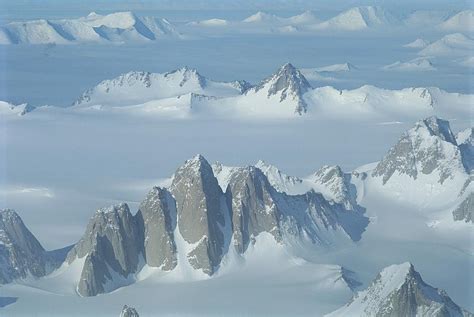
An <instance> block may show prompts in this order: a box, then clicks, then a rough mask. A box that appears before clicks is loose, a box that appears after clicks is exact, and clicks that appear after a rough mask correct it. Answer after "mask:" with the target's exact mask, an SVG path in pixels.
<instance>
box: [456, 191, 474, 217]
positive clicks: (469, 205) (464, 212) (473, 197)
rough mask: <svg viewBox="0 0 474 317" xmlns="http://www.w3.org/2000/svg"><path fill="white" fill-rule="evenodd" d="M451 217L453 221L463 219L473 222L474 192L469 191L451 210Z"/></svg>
mask: <svg viewBox="0 0 474 317" xmlns="http://www.w3.org/2000/svg"><path fill="white" fill-rule="evenodd" d="M453 219H454V220H455V221H465V222H472V223H474V193H470V194H469V195H468V196H467V197H466V198H465V199H464V200H463V201H462V202H461V203H460V204H459V206H457V207H456V209H454V210H453Z"/></svg>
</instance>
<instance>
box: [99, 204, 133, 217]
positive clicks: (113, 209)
mask: <svg viewBox="0 0 474 317" xmlns="http://www.w3.org/2000/svg"><path fill="white" fill-rule="evenodd" d="M122 213H130V208H129V207H128V204H127V203H119V204H115V205H110V206H107V207H103V208H99V209H98V210H97V212H96V214H101V215H104V214H122Z"/></svg>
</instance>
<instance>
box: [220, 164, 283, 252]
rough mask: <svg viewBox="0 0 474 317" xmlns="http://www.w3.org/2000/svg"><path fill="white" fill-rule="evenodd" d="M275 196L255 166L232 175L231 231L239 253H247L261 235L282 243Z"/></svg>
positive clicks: (229, 188)
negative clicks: (248, 248) (269, 236)
mask: <svg viewBox="0 0 474 317" xmlns="http://www.w3.org/2000/svg"><path fill="white" fill-rule="evenodd" d="M275 194H276V192H275V189H274V188H273V187H271V185H270V183H269V182H268V180H267V178H266V177H265V175H264V174H263V173H262V171H261V170H260V169H258V168H256V167H253V166H249V167H242V168H237V169H235V170H234V172H233V173H232V175H231V177H230V180H229V186H228V187H227V191H226V196H227V201H228V204H229V205H230V206H231V210H232V226H233V228H232V232H233V236H234V246H235V248H236V250H237V251H238V252H240V253H243V252H245V250H246V249H247V247H248V245H249V243H250V240H251V239H252V238H254V237H256V236H257V235H258V234H259V233H261V232H268V233H270V234H272V235H273V236H274V237H275V239H276V240H277V241H278V240H281V234H280V231H279V210H278V207H277V206H276V203H275V201H274V199H273V196H274V195H275Z"/></svg>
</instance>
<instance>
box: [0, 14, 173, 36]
mask: <svg viewBox="0 0 474 317" xmlns="http://www.w3.org/2000/svg"><path fill="white" fill-rule="evenodd" d="M179 36H180V34H179V33H178V31H177V30H176V29H175V27H174V26H173V25H172V24H171V23H170V22H168V21H167V20H166V19H158V18H154V17H138V16H137V15H135V14H133V13H132V12H117V13H111V14H108V15H100V14H97V13H95V12H91V13H90V14H89V15H87V16H86V17H81V18H78V19H62V20H44V19H42V20H33V21H26V22H11V23H9V24H7V25H5V26H3V27H1V28H0V44H53V43H54V44H73V43H88V42H93V43H94V42H95V43H100V42H129V41H141V42H143V41H145V42H147V41H154V40H157V39H159V38H164V37H179Z"/></svg>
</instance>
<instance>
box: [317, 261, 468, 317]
mask: <svg viewBox="0 0 474 317" xmlns="http://www.w3.org/2000/svg"><path fill="white" fill-rule="evenodd" d="M326 316H327V317H336V316H380V317H385V316H387V317H388V316H420V317H432V316H437V317H448V316H449V317H454V316H459V317H463V316H464V317H468V316H469V317H470V316H474V315H473V314H472V313H470V312H468V311H466V310H464V309H462V308H460V307H459V306H458V305H456V304H455V303H454V302H453V301H452V300H451V298H450V297H449V296H448V294H447V293H446V292H445V291H443V290H440V289H437V288H434V287H432V286H430V285H428V284H427V283H426V282H425V281H423V279H422V278H421V275H420V274H419V273H418V272H417V271H415V268H414V267H413V265H412V264H411V263H403V264H400V265H391V266H388V267H386V268H384V269H383V270H382V271H381V272H380V274H379V275H378V276H377V277H376V278H375V280H374V281H373V282H372V284H371V285H370V286H369V287H368V288H367V289H366V290H364V291H361V292H359V293H357V295H355V296H354V298H353V299H352V300H351V301H350V302H349V303H348V304H346V305H345V306H344V307H342V308H340V309H338V310H336V311H334V312H332V313H330V314H328V315H326Z"/></svg>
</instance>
